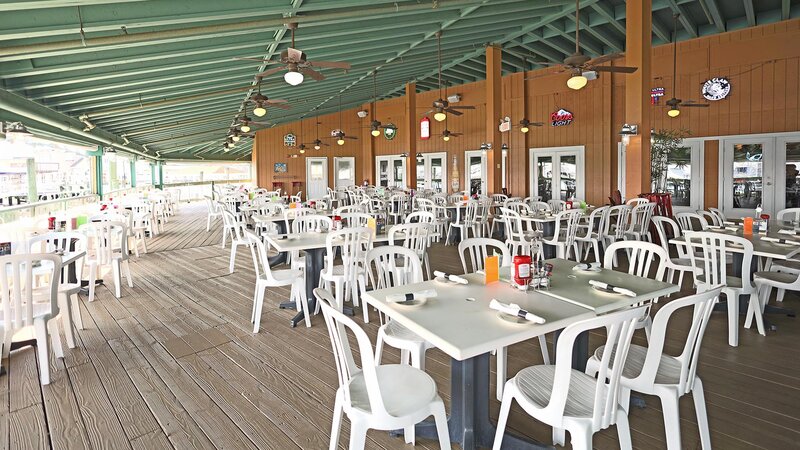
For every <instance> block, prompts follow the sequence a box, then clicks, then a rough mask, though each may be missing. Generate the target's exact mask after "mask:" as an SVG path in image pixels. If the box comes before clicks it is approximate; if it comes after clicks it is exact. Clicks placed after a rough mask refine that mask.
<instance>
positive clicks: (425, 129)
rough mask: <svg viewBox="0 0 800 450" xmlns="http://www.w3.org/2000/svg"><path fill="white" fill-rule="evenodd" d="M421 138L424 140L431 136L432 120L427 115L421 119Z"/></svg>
mask: <svg viewBox="0 0 800 450" xmlns="http://www.w3.org/2000/svg"><path fill="white" fill-rule="evenodd" d="M419 138H420V139H422V140H426V139H430V138H431V120H430V119H428V118H427V117H423V118H422V119H421V120H420V121H419Z"/></svg>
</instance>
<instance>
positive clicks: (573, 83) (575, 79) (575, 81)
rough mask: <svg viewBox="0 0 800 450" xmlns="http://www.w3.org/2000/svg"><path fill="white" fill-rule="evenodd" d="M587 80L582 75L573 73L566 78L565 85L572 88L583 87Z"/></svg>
mask: <svg viewBox="0 0 800 450" xmlns="http://www.w3.org/2000/svg"><path fill="white" fill-rule="evenodd" d="M588 82H589V80H588V79H587V78H586V77H585V76H583V75H573V76H571V77H570V78H569V80H567V87H568V88H570V89H574V90H576V91H577V90H579V89H583V87H584V86H586V83H588Z"/></svg>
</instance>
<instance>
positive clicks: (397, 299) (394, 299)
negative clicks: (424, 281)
mask: <svg viewBox="0 0 800 450" xmlns="http://www.w3.org/2000/svg"><path fill="white" fill-rule="evenodd" d="M431 297H436V290H435V289H425V290H424V291H417V292H409V293H408V294H389V295H387V296H386V301H387V302H390V303H402V302H409V301H411V300H421V299H423V298H431Z"/></svg>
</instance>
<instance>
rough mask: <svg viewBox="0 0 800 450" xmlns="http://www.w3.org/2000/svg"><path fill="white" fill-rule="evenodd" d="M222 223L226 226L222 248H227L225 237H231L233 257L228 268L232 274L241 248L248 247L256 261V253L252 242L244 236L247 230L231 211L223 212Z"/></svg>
mask: <svg viewBox="0 0 800 450" xmlns="http://www.w3.org/2000/svg"><path fill="white" fill-rule="evenodd" d="M222 221H223V223H224V226H225V231H223V234H222V248H225V237H226V236H227V235H230V237H231V257H230V263H229V265H228V268H229V270H230V273H233V270H234V268H235V265H236V252H237V251H238V250H239V247H248V248H249V249H250V253H251V256H252V257H253V260H254V261H255V253H253V252H254V250H253V245H252V244H251V243H250V241H249V240H248V239H247V238H246V237H245V236H244V233H245V231H247V228H246V227H245V225H244V224H243V223H241V222H237V221H236V218H235V217H234V215H233V214H231V212H230V211H223V212H222Z"/></svg>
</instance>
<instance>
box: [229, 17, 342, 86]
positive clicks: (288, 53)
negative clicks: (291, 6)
mask: <svg viewBox="0 0 800 450" xmlns="http://www.w3.org/2000/svg"><path fill="white" fill-rule="evenodd" d="M286 28H288V29H289V30H291V31H292V46H291V47H289V48H287V49H286V50H284V51H282V52H281V57H280V59H279V60H278V61H272V60H267V59H256V61H261V62H264V63H266V64H281V65H282V66H281V67H273V68H272V69H269V70H265V71H264V72H261V73H258V74H256V78H258V79H259V80H260V79H262V78H266V77H268V76H270V75H272V74H275V73H278V72H280V71H282V70H285V71H286V73H285V74H283V79H284V80H285V81H286V82H287V83H289V84H291V85H292V86H297V85H298V84H300V83H302V82H303V80H304V79H305V75H308V76H309V77H311V78H313V79H315V80H317V81H321V80H324V79H325V75H323V74H321V73H319V72H317V71H316V70H314V69H315V68H329V69H344V70H348V69H350V63H347V62H337V61H309V60H308V58H307V57H306V54H305V53H303V51H302V50H298V49H296V48H295V46H294V32H295V30H296V29H297V23H295V22H291V23H287V24H286ZM238 59H254V58H238Z"/></svg>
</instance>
